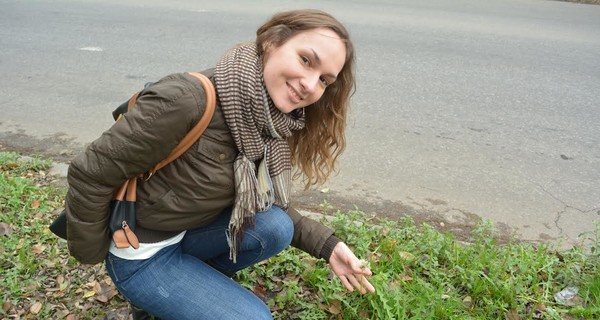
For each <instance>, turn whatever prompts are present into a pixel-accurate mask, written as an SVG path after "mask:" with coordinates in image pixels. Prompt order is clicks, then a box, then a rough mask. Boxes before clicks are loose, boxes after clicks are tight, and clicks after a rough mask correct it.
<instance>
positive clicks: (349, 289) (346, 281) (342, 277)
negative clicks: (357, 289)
mask: <svg viewBox="0 0 600 320" xmlns="http://www.w3.org/2000/svg"><path fill="white" fill-rule="evenodd" d="M339 278H340V280H342V284H343V285H344V286H345V287H346V289H348V291H350V292H352V291H354V288H353V287H352V285H351V284H350V282H348V279H347V278H346V276H340V277H339Z"/></svg>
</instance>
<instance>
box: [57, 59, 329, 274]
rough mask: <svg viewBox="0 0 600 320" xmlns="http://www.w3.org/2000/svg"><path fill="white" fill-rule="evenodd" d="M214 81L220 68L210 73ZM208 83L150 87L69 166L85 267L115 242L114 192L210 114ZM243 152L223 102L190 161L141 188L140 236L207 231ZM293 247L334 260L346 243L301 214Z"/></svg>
mask: <svg viewBox="0 0 600 320" xmlns="http://www.w3.org/2000/svg"><path fill="white" fill-rule="evenodd" d="M203 73H204V74H205V75H207V76H208V77H209V78H210V79H211V81H213V82H214V80H213V78H212V76H213V74H212V73H213V70H208V71H205V72H203ZM204 106H205V97H204V90H203V88H202V85H201V84H200V83H199V82H198V80H196V79H195V78H194V77H192V76H190V75H188V74H173V75H170V76H167V77H165V78H163V79H161V80H160V81H158V82H157V83H155V84H154V85H152V86H151V87H149V88H147V89H144V90H143V91H142V92H141V94H140V96H139V98H138V100H137V102H136V104H135V107H134V108H133V109H132V110H131V111H129V112H128V113H126V114H125V115H124V116H123V118H122V119H121V120H119V121H117V122H116V123H115V124H114V125H113V126H112V127H111V128H110V129H108V130H107V131H106V132H104V133H103V134H102V136H100V138H98V139H97V140H95V141H94V142H92V143H91V144H90V145H89V146H88V147H87V149H86V150H85V152H84V153H83V154H81V155H79V156H78V157H76V158H75V159H74V160H73V161H72V162H71V165H70V167H69V173H68V182H69V190H68V192H67V197H66V210H67V236H68V246H69V251H70V252H71V254H72V255H73V256H74V257H75V258H76V259H77V260H79V261H80V262H82V263H89V264H94V263H98V262H101V261H103V260H104V258H105V257H106V254H107V251H108V247H109V244H110V235H109V229H108V219H109V217H108V212H109V211H108V210H109V202H110V200H111V198H112V194H113V190H114V189H115V188H116V187H117V186H119V185H121V184H122V183H123V182H124V181H125V180H127V179H128V178H130V177H134V176H137V175H139V174H142V173H145V172H147V171H148V170H149V169H150V168H151V167H153V166H154V165H155V164H156V163H158V162H159V161H161V160H163V159H164V158H165V157H166V156H167V155H168V154H169V153H170V151H171V150H172V149H173V148H174V147H175V146H176V145H177V144H178V143H179V141H180V140H181V139H182V138H183V137H184V136H185V134H187V132H188V131H190V130H191V128H192V127H193V126H194V125H195V124H196V123H197V122H198V120H199V119H200V117H201V116H202V114H203V112H204ZM237 152H238V151H237V148H236V146H235V143H234V141H233V139H232V137H231V133H230V131H229V128H228V127H227V124H226V123H225V119H224V118H223V114H222V112H221V107H220V105H219V102H218V98H217V108H216V110H215V114H214V116H213V118H212V120H211V122H210V124H209V126H208V128H207V129H206V131H205V132H204V133H203V135H202V137H201V138H200V139H199V140H198V141H196V143H195V144H194V145H192V147H190V149H188V150H187V151H186V152H185V153H184V154H183V155H181V156H180V157H179V158H177V159H176V160H174V161H173V162H172V163H170V164H168V165H167V166H165V167H164V168H162V169H160V171H158V173H157V174H155V175H154V176H152V177H151V178H150V179H149V180H148V181H142V180H140V181H139V182H138V188H137V202H136V215H137V216H136V223H137V226H138V227H137V230H136V235H137V236H138V238H139V240H140V241H141V242H146V243H150V242H157V241H161V240H164V239H167V238H169V237H171V236H173V235H175V234H177V233H179V232H181V231H183V230H187V229H193V228H197V227H200V226H203V225H206V224H208V223H210V222H211V221H213V220H214V219H216V217H217V215H218V214H219V213H220V212H221V211H222V210H224V209H225V208H227V207H230V206H232V205H233V201H234V196H235V187H234V178H233V177H234V175H233V161H234V159H235V157H236V155H237ZM288 214H289V215H290V217H291V218H292V220H293V222H294V238H293V240H292V245H294V246H296V247H298V248H300V249H302V250H304V251H306V252H308V253H309V254H311V255H313V256H315V257H321V258H325V259H328V258H329V256H330V255H331V251H332V250H333V247H334V246H335V245H336V244H337V242H339V240H338V239H337V238H336V237H335V236H333V231H332V230H330V229H329V228H326V227H325V226H323V225H322V224H320V223H318V222H317V221H314V220H311V219H309V218H306V217H303V216H302V215H300V214H299V213H298V212H297V211H296V210H293V209H289V210H288Z"/></svg>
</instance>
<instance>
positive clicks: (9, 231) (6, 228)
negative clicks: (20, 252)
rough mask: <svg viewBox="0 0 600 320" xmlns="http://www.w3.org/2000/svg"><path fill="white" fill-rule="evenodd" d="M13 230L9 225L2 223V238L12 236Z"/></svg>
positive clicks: (0, 233) (0, 228) (0, 229)
mask: <svg viewBox="0 0 600 320" xmlns="http://www.w3.org/2000/svg"><path fill="white" fill-rule="evenodd" d="M12 232H13V230H12V228H11V226H10V225H9V224H6V223H3V222H0V236H10V235H11V234H12Z"/></svg>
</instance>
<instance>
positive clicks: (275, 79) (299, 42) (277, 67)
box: [263, 28, 346, 113]
mask: <svg viewBox="0 0 600 320" xmlns="http://www.w3.org/2000/svg"><path fill="white" fill-rule="evenodd" d="M345 60H346V46H345V44H344V42H343V41H342V40H341V39H340V37H339V36H338V35H337V34H336V33H335V32H334V31H333V30H331V29H327V28H318V29H312V30H307V31H303V32H301V33H298V34H296V35H295V36H293V37H292V38H290V39H289V40H288V41H287V42H286V43H284V44H283V45H282V46H280V47H271V48H269V49H268V50H267V52H266V60H265V63H264V73H263V78H264V81H265V86H266V87H267V91H268V92H269V96H271V99H272V100H273V103H275V106H276V107H277V109H279V110H280V111H281V112H284V113H289V112H292V111H293V110H295V109H299V108H303V107H306V106H308V105H311V104H313V103H315V102H316V101H317V100H319V99H320V98H321V96H322V95H323V93H324V92H325V89H326V88H327V86H328V85H330V84H331V83H333V82H334V81H335V80H336V77H337V75H338V73H340V71H341V70H342V68H343V67H344V62H345Z"/></svg>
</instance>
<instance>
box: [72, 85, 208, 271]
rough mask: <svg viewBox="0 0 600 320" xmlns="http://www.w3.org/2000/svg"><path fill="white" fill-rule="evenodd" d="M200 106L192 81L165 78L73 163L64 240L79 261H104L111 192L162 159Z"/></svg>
mask: <svg viewBox="0 0 600 320" xmlns="http://www.w3.org/2000/svg"><path fill="white" fill-rule="evenodd" d="M204 105H205V100H204V91H203V90H202V86H201V85H200V84H199V83H198V82H197V81H195V80H194V78H192V77H191V76H189V75H182V74H179V75H173V76H169V77H166V78H164V79H162V80H161V81H159V82H157V83H156V84H155V85H153V86H152V87H150V88H148V89H145V90H144V91H142V93H141V94H140V97H139V98H138V100H137V102H136V104H135V107H134V108H133V109H132V110H131V111H129V112H128V113H126V114H125V115H124V116H123V117H122V118H121V120H119V121H118V122H116V123H115V124H114V125H113V126H112V127H111V128H110V129H109V130H107V131H106V132H104V133H103V134H102V136H100V138H98V139H97V140H95V141H94V142H92V143H91V144H90V145H89V146H88V147H87V148H86V150H85V152H84V153H83V154H81V155H79V156H78V157H77V158H75V159H74V160H73V161H72V162H71V165H70V167H69V172H68V177H67V179H68V182H69V190H68V192H67V196H66V201H65V202H66V210H67V238H68V247H69V251H70V252H71V254H72V255H73V256H74V257H75V258H76V259H77V260H78V261H80V262H82V263H87V264H95V263H98V262H101V261H103V260H104V258H105V257H106V254H107V250H108V247H109V244H110V239H109V230H108V218H109V217H108V213H109V211H108V210H109V202H110V200H111V198H112V194H113V190H114V189H115V188H116V187H117V186H119V185H121V184H122V183H123V182H124V181H125V180H127V179H128V178H130V177H133V176H137V175H139V174H140V173H144V172H146V171H148V170H149V169H150V168H151V167H152V166H154V165H155V164H156V163H158V162H159V161H161V160H163V159H164V158H165V157H166V156H167V155H168V154H169V152H170V151H171V150H172V149H173V148H174V147H175V146H176V145H177V144H178V143H179V141H180V140H181V139H182V138H183V136H184V135H185V134H186V133H187V132H188V131H189V130H190V129H191V127H192V126H193V125H194V124H195V123H196V122H197V121H198V119H199V118H200V116H201V114H202V113H203V112H204Z"/></svg>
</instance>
